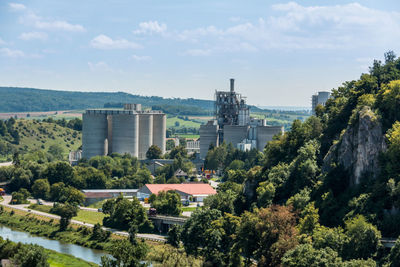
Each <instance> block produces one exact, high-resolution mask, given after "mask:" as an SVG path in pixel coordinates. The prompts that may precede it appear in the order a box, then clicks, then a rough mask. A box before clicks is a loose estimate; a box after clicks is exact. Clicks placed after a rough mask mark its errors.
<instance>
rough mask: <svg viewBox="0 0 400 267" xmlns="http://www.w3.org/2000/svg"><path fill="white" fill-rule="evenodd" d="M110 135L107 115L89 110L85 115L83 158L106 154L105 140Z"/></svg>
mask: <svg viewBox="0 0 400 267" xmlns="http://www.w3.org/2000/svg"><path fill="white" fill-rule="evenodd" d="M107 135H108V125H107V114H105V113H101V111H97V110H87V111H86V112H85V113H84V114H83V129H82V156H83V157H84V158H87V159H89V158H91V157H94V156H98V155H103V154H104V140H105V139H106V138H107Z"/></svg>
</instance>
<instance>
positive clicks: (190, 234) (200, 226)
mask: <svg viewBox="0 0 400 267" xmlns="http://www.w3.org/2000/svg"><path fill="white" fill-rule="evenodd" d="M220 217H221V212H220V211H219V210H210V209H202V210H196V211H195V212H193V213H192V216H191V217H190V218H189V219H188V220H187V221H186V222H185V224H184V225H183V231H182V235H181V238H182V242H183V245H184V247H185V251H186V252H187V253H188V254H193V255H198V252H199V251H198V247H205V246H206V245H207V234H206V231H207V229H208V228H209V227H210V225H211V223H212V222H213V221H215V220H217V219H218V218H220Z"/></svg>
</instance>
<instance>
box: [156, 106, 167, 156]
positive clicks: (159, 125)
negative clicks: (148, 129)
mask: <svg viewBox="0 0 400 267" xmlns="http://www.w3.org/2000/svg"><path fill="white" fill-rule="evenodd" d="M166 131H167V118H166V115H165V114H163V113H155V114H153V145H156V146H158V147H159V148H160V149H161V151H162V153H163V154H165V140H166V136H165V135H166Z"/></svg>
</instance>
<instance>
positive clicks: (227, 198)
mask: <svg viewBox="0 0 400 267" xmlns="http://www.w3.org/2000/svg"><path fill="white" fill-rule="evenodd" d="M237 196H238V194H237V193H235V192H234V191H232V190H227V191H224V192H219V193H218V194H215V195H210V196H208V197H206V198H205V199H204V206H205V207H208V208H210V209H216V210H219V211H221V212H222V213H231V214H234V213H235V206H234V203H235V200H236V198H237Z"/></svg>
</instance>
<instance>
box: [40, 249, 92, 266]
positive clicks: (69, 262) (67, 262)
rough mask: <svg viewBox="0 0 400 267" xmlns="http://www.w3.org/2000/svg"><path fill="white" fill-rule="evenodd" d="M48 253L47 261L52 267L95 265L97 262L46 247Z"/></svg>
mask: <svg viewBox="0 0 400 267" xmlns="http://www.w3.org/2000/svg"><path fill="white" fill-rule="evenodd" d="M46 252H47V253H48V259H47V262H48V263H49V264H50V267H94V266H98V265H97V264H95V263H92V262H87V261H84V260H82V259H79V258H76V257H74V256H71V255H67V254H62V253H59V252H57V251H54V250H49V249H46Z"/></svg>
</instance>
